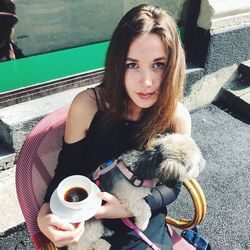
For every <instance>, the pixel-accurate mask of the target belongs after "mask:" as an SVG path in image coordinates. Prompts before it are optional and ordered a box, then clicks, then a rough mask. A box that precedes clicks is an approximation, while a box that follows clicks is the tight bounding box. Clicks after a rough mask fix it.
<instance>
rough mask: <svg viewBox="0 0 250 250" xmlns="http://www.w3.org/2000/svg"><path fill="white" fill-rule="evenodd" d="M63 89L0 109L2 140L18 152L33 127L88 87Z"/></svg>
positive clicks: (0, 140) (0, 135) (0, 137)
mask: <svg viewBox="0 0 250 250" xmlns="http://www.w3.org/2000/svg"><path fill="white" fill-rule="evenodd" d="M92 86H94V85H89V86H84V87H80V88H76V89H70V90H66V91H62V92H60V93H56V94H52V95H49V96H45V97H41V98H38V99H35V100H31V101H27V102H23V103H19V104H16V105H12V106H9V107H5V108H2V109H0V142H1V144H2V145H6V146H7V147H8V148H10V149H12V150H13V152H15V153H18V152H19V151H20V149H21V146H22V144H23V141H24V139H25V138H26V136H27V134H28V133H29V132H30V130H31V129H32V127H33V126H34V125H35V124H36V123H37V122H38V121H39V120H41V119H42V118H43V117H44V116H46V115H47V114H49V113H51V112H53V111H54V110H56V109H58V108H61V107H64V106H66V105H69V104H70V103H71V101H72V100H73V98H74V97H75V96H76V95H77V93H79V92H80V91H82V90H83V89H86V88H87V87H92Z"/></svg>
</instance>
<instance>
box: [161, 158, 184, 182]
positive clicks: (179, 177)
mask: <svg viewBox="0 0 250 250" xmlns="http://www.w3.org/2000/svg"><path fill="white" fill-rule="evenodd" d="M183 176H185V170H184V166H183V164H182V163H181V162H179V161H177V160H176V159H166V160H164V161H163V162H162V163H161V164H160V167H159V168H158V169H157V171H156V177H157V178H158V179H159V180H160V181H161V182H163V183H165V184H166V185H169V184H171V185H172V184H173V183H175V184H176V183H177V182H178V181H183Z"/></svg>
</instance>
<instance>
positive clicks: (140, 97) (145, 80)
mask: <svg viewBox="0 0 250 250" xmlns="http://www.w3.org/2000/svg"><path fill="white" fill-rule="evenodd" d="M165 64H166V53H165V49H164V46H163V43H162V41H161V39H160V37H159V36H157V35H155V34H147V35H141V36H139V37H138V38H137V39H136V40H134V41H133V42H132V44H131V45H130V47H129V51H128V55H127V59H126V72H125V88H126V91H127V94H128V96H129V97H130V99H131V106H130V108H132V110H131V111H132V113H138V114H139V113H141V111H142V109H145V108H149V107H151V106H152V105H154V104H155V103H156V101H157V99H158V96H159V91H160V85H161V81H162V76H163V70H164V66H165Z"/></svg>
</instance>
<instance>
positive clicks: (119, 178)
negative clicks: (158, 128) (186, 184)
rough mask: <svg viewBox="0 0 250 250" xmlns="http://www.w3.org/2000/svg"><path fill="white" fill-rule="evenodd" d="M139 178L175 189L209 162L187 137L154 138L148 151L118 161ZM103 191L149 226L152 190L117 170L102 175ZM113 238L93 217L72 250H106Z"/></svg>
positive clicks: (142, 226) (128, 154) (142, 225)
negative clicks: (110, 238)
mask: <svg viewBox="0 0 250 250" xmlns="http://www.w3.org/2000/svg"><path fill="white" fill-rule="evenodd" d="M118 162H122V163H123V164H124V165H125V166H126V167H127V168H128V169H129V170H130V171H131V172H133V173H134V174H135V175H136V176H137V177H138V178H139V179H155V180H157V183H161V184H166V185H168V186H172V185H174V184H176V183H177V182H178V181H184V180H185V179H191V178H196V177H197V176H198V175H199V173H200V171H201V170H202V169H203V168H204V166H205V160H204V159H203V157H202V154H201V151H200V150H199V148H198V147H197V145H196V143H195V142H194V140H193V139H192V138H191V137H190V136H187V135H181V134H168V135H162V136H159V137H157V138H156V139H154V140H153V141H152V143H151V145H150V146H149V148H148V149H147V150H144V151H136V150H131V151H128V152H126V153H124V154H122V155H121V156H120V157H119V158H118ZM99 180H100V181H101V189H102V190H105V191H106V192H109V193H112V194H113V195H115V196H116V197H117V198H118V199H119V200H120V202H121V203H122V205H123V206H124V207H125V208H126V209H127V210H128V211H130V212H132V214H133V215H134V217H135V224H136V226H137V227H138V228H140V229H141V230H142V231H143V230H145V229H146V228H147V226H148V223H149V219H150V217H151V210H150V207H149V206H148V204H147V203H146V201H145V200H144V199H143V198H144V197H146V196H147V195H149V194H150V190H151V188H150V187H144V186H139V187H136V186H134V185H133V184H131V183H130V182H129V181H128V179H127V178H126V177H125V176H124V175H123V174H122V173H121V171H120V170H119V169H118V168H113V169H112V170H111V171H109V172H108V173H106V174H104V175H102V176H100V178H99ZM109 235H112V232H110V231H109V230H108V229H107V228H104V226H103V224H102V221H101V220H97V219H95V218H92V219H90V220H88V221H86V222H85V231H84V233H83V236H82V237H81V239H80V241H79V242H78V243H77V244H75V245H71V246H69V249H71V250H78V249H79V250H80V249H81V250H82V249H98V250H106V249H109V248H110V244H109V243H108V242H107V241H105V240H103V239H101V237H102V236H109Z"/></svg>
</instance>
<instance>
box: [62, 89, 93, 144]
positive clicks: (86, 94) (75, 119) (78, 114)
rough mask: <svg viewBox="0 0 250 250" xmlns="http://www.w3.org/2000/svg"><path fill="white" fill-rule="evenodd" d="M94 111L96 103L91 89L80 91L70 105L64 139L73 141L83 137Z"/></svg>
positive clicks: (68, 141)
mask: <svg viewBox="0 0 250 250" xmlns="http://www.w3.org/2000/svg"><path fill="white" fill-rule="evenodd" d="M96 112H97V105H96V99H95V94H94V91H93V89H87V90H84V91H82V92H80V93H79V94H78V95H77V96H76V97H75V98H74V100H73V101H72V103H71V106H70V110H69V113H68V117H67V122H66V131H65V141H66V142H67V143H73V142H76V141H79V140H81V139H82V138H84V137H85V136H86V131H87V130H88V128H89V126H90V124H91V121H92V120H93V117H94V115H95V113H96Z"/></svg>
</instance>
